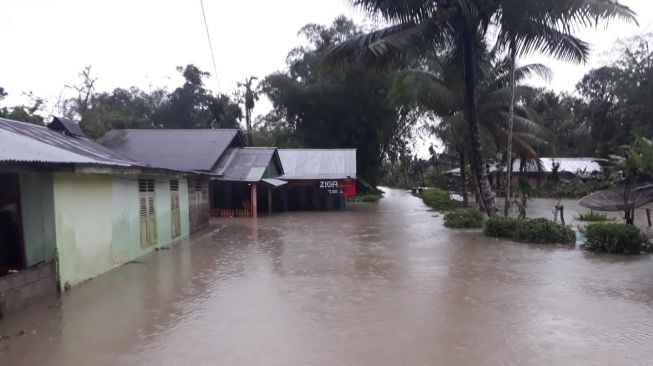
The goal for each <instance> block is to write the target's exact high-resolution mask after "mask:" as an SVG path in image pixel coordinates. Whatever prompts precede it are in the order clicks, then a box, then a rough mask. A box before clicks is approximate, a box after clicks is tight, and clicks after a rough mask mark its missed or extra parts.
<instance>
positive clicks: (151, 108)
mask: <svg viewBox="0 0 653 366" xmlns="http://www.w3.org/2000/svg"><path fill="white" fill-rule="evenodd" d="M177 70H178V71H179V72H180V73H181V74H182V76H183V78H184V84H183V85H181V86H179V87H177V88H175V89H174V90H172V91H167V90H166V89H161V88H157V89H153V90H151V91H149V92H148V91H144V90H141V89H139V88H137V87H130V88H116V89H114V90H113V91H111V92H99V91H97V90H96V88H95V83H96V80H97V79H96V78H95V77H93V75H92V73H91V67H90V66H87V67H86V68H84V70H82V72H81V73H80V74H79V76H80V80H79V82H78V83H76V84H74V85H73V86H71V87H69V89H70V90H71V91H72V93H71V94H72V96H71V97H67V98H61V99H60V100H58V101H57V102H56V104H55V105H54V113H53V114H55V115H57V116H61V117H67V118H70V119H73V120H78V121H79V122H80V126H81V127H82V129H83V130H84V132H85V133H86V134H87V135H88V136H89V137H91V138H98V137H100V136H102V135H103V134H104V133H105V132H107V131H108V130H110V129H113V128H239V127H240V124H239V122H240V120H241V119H242V117H243V113H242V110H241V109H240V106H239V103H238V102H237V101H236V100H235V98H234V97H230V96H228V95H224V94H221V95H218V96H214V95H212V94H211V93H210V92H209V91H208V90H207V89H206V88H205V87H204V78H206V77H208V76H209V74H208V73H207V72H204V71H201V70H200V69H198V68H197V67H196V66H194V65H187V66H186V67H178V68H177ZM6 95H7V94H6V92H5V91H4V90H0V101H1V99H2V98H4V97H5V96H6ZM28 97H30V98H29V99H30V100H31V101H32V103H31V105H28V106H24V105H20V106H15V107H11V108H7V107H4V108H1V109H0V116H2V117H6V118H11V119H15V120H18V121H23V122H30V123H38V124H43V123H44V122H47V121H45V119H44V117H43V116H42V114H43V110H42V107H43V105H44V100H43V99H41V98H36V97H33V96H32V95H31V93H30V94H28Z"/></svg>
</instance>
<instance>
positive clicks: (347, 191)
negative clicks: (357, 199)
mask: <svg viewBox="0 0 653 366" xmlns="http://www.w3.org/2000/svg"><path fill="white" fill-rule="evenodd" d="M338 183H339V185H340V188H341V189H342V193H343V196H345V197H353V196H355V195H356V181H355V180H353V179H345V180H341V181H339V182H338Z"/></svg>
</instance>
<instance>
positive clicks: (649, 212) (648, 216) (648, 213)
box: [646, 208, 651, 227]
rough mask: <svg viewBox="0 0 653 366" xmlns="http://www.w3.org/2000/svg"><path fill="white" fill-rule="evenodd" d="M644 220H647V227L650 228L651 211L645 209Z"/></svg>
mask: <svg viewBox="0 0 653 366" xmlns="http://www.w3.org/2000/svg"><path fill="white" fill-rule="evenodd" d="M646 219H647V220H648V227H651V209H650V208H647V209H646Z"/></svg>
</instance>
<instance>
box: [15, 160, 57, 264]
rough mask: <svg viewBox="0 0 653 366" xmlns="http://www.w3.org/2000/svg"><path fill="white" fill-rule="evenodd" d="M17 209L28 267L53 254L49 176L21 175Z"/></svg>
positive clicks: (52, 204) (30, 173)
mask: <svg viewBox="0 0 653 366" xmlns="http://www.w3.org/2000/svg"><path fill="white" fill-rule="evenodd" d="M19 185H20V206H21V216H22V221H23V222H22V223H23V242H24V244H25V258H26V260H27V267H31V266H34V265H36V264H38V263H41V262H46V261H50V260H52V259H53V258H54V254H55V248H56V243H55V228H54V197H53V191H52V174H51V173H32V172H29V173H20V174H19Z"/></svg>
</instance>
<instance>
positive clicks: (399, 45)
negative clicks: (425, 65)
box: [321, 22, 448, 68]
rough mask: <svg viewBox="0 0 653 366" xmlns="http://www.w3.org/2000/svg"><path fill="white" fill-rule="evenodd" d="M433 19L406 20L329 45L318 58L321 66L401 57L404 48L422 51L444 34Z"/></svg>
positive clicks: (440, 38) (365, 62) (403, 55)
mask: <svg viewBox="0 0 653 366" xmlns="http://www.w3.org/2000/svg"><path fill="white" fill-rule="evenodd" d="M447 33H448V32H446V31H445V30H444V29H440V28H439V27H438V26H437V25H436V24H435V23H434V22H425V23H422V24H416V23H413V22H406V23H402V24H398V25H394V26H391V27H387V28H384V29H380V30H377V31H374V32H370V33H367V34H361V35H359V36H356V37H353V38H351V39H349V40H347V41H344V42H342V43H340V44H338V45H336V46H333V47H332V48H330V49H329V50H328V51H327V53H326V55H325V56H324V57H323V59H322V60H321V65H322V66H323V67H326V68H329V67H341V66H343V65H347V64H356V63H359V64H373V63H375V62H379V61H381V62H382V61H392V60H397V59H402V58H403V57H405V56H406V52H410V51H416V52H425V51H428V50H432V49H433V48H434V46H435V45H436V44H437V43H439V42H441V41H443V40H444V38H446V37H447Z"/></svg>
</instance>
